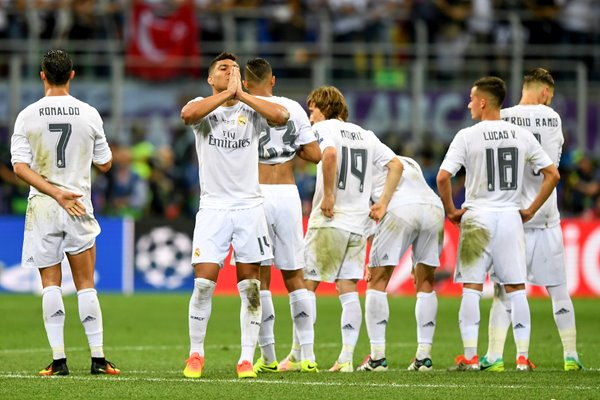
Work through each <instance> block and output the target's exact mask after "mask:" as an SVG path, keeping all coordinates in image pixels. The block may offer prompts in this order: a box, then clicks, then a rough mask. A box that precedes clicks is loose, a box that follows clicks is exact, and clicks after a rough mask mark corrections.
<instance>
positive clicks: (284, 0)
mask: <svg viewBox="0 0 600 400" xmlns="http://www.w3.org/2000/svg"><path fill="white" fill-rule="evenodd" d="M261 7H262V9H263V12H264V14H266V15H267V16H268V17H267V18H262V19H261V20H260V33H259V39H260V41H261V42H265V43H284V44H285V43H287V46H285V50H283V51H284V52H285V54H283V55H282V58H283V60H284V64H285V68H275V69H274V71H273V72H274V75H275V76H277V77H278V78H282V77H286V76H294V77H298V78H300V77H304V78H309V77H310V73H311V69H310V68H311V65H310V62H311V60H312V59H313V58H314V54H311V52H310V51H309V50H308V49H307V47H306V43H307V42H309V43H310V42H314V40H315V36H314V33H313V32H309V30H308V27H307V21H306V19H305V16H306V12H307V9H306V6H305V3H304V2H303V1H302V0H264V1H263V2H262V4H261ZM268 56H269V55H265V57H267V58H268Z"/></svg>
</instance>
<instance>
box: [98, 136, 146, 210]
mask: <svg viewBox="0 0 600 400" xmlns="http://www.w3.org/2000/svg"><path fill="white" fill-rule="evenodd" d="M131 162H132V157H131V152H130V150H129V149H128V148H126V147H120V146H118V147H115V148H114V149H113V167H112V169H111V170H110V172H109V173H108V174H107V177H108V185H107V188H106V191H107V195H106V197H107V206H106V211H107V214H109V215H119V216H129V217H135V218H138V217H141V216H142V215H143V214H144V212H145V211H146V206H147V204H148V182H147V181H146V180H144V179H143V178H142V177H140V176H139V175H138V174H137V173H135V172H134V171H133V168H132V163H131Z"/></svg>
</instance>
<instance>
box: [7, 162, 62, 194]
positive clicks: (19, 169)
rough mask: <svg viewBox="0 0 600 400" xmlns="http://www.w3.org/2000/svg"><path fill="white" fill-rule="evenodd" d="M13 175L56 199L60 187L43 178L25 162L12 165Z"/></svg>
mask: <svg viewBox="0 0 600 400" xmlns="http://www.w3.org/2000/svg"><path fill="white" fill-rule="evenodd" d="M14 170H15V175H17V176H18V177H19V178H20V179H21V180H23V181H24V182H25V183H27V184H29V185H31V186H33V187H34V188H36V189H37V190H39V191H40V192H42V193H44V194H47V195H48V196H50V197H52V198H53V199H56V198H57V196H58V194H59V192H60V189H59V188H57V187H56V186H54V185H53V184H51V183H50V182H48V181H47V180H45V179H44V178H43V177H42V176H41V175H40V174H38V173H37V172H35V171H34V170H32V169H31V168H29V165H27V164H25V163H16V164H15V165H14Z"/></svg>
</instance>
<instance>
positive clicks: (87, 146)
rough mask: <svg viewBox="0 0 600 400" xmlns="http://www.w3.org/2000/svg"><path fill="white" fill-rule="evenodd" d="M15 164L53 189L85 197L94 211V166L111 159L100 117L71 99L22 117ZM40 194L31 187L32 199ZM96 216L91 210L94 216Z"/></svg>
mask: <svg viewBox="0 0 600 400" xmlns="http://www.w3.org/2000/svg"><path fill="white" fill-rule="evenodd" d="M11 156H12V163H13V164H15V163H19V162H22V163H26V164H28V165H29V167H30V168H31V169H32V170H34V171H35V172H37V173H38V174H39V175H41V176H42V177H43V178H45V179H46V180H47V181H48V182H50V183H51V184H53V185H55V186H58V187H60V188H63V189H66V190H69V191H72V192H75V193H79V194H82V195H83V199H82V201H84V202H85V204H86V208H88V207H91V178H90V177H91V165H92V162H97V163H98V164H105V163H107V162H108V161H110V160H111V157H112V154H111V151H110V148H109V147H108V143H107V141H106V136H105V134H104V130H103V128H102V119H101V118H100V115H99V114H98V111H97V110H96V109H95V108H93V107H91V106H90V105H89V104H86V103H84V102H82V101H80V100H78V99H76V98H75V97H72V96H47V97H43V98H42V99H40V100H38V101H37V102H35V103H33V104H31V105H29V106H28V107H26V108H25V109H24V110H23V111H21V112H20V113H19V115H18V116H17V119H16V121H15V131H14V133H13V136H12V139H11ZM39 194H41V193H40V192H39V191H38V190H37V189H36V188H34V187H31V190H30V193H29V196H30V197H31V196H34V195H39ZM90 211H91V210H90Z"/></svg>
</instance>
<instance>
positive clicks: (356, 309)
mask: <svg viewBox="0 0 600 400" xmlns="http://www.w3.org/2000/svg"><path fill="white" fill-rule="evenodd" d="M340 302H341V303H342V318H341V328H342V352H341V354H340V357H339V361H340V362H342V363H343V362H348V361H349V362H351V363H352V361H353V360H352V359H353V355H354V347H355V346H356V342H357V341H358V334H359V333H360V325H361V323H362V310H361V308H360V301H359V300H358V292H350V293H345V294H342V295H340Z"/></svg>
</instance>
